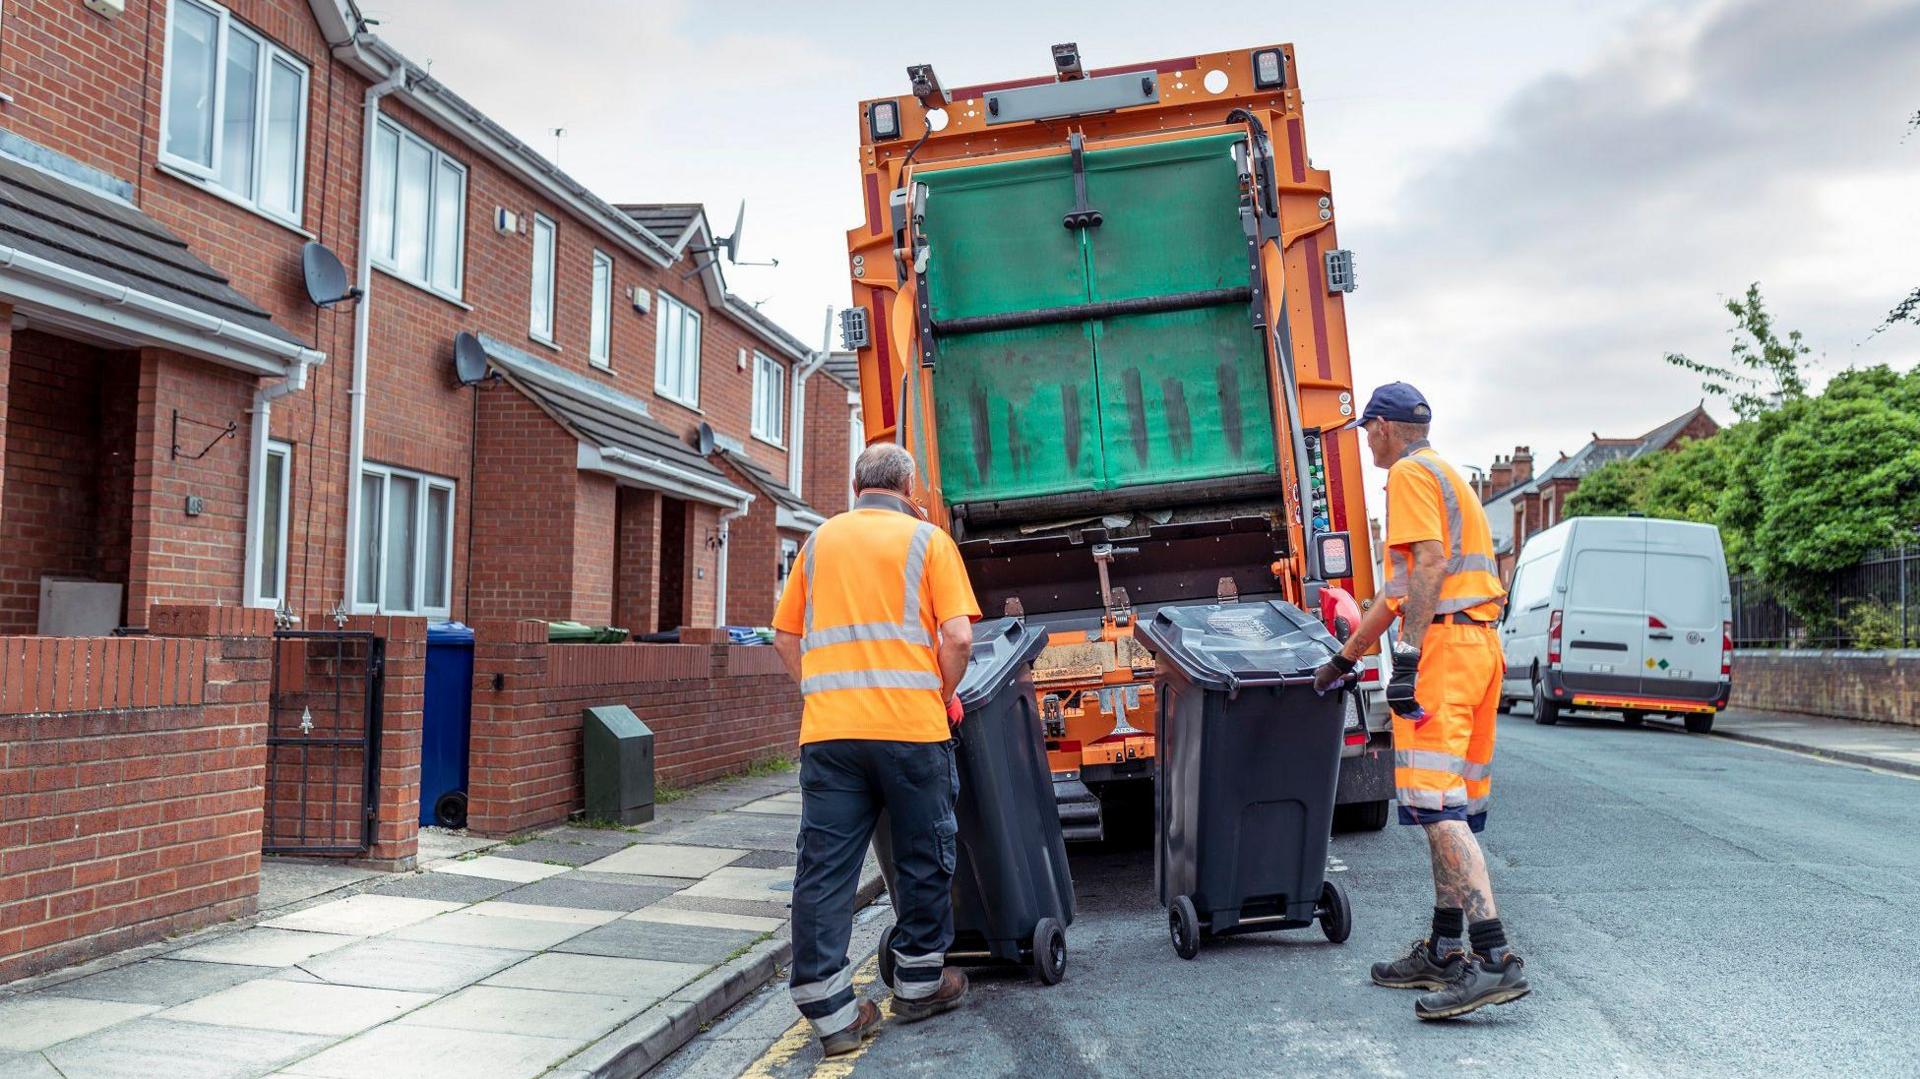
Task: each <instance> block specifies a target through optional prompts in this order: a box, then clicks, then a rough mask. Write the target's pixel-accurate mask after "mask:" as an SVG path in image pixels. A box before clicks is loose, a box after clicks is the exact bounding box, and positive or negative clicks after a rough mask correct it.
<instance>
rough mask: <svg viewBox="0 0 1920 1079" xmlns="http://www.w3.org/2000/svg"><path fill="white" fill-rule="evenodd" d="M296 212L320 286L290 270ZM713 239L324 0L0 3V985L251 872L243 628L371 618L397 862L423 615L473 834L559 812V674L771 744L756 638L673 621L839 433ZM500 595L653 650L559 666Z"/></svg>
mask: <svg viewBox="0 0 1920 1079" xmlns="http://www.w3.org/2000/svg"><path fill="white" fill-rule="evenodd" d="M309 245H318V246H319V247H322V248H324V249H325V252H328V253H330V254H331V256H332V257H333V258H334V259H337V263H338V266H339V267H340V268H342V269H343V270H344V275H343V276H344V280H343V281H342V282H341V284H342V285H343V286H348V287H351V289H352V290H353V291H352V292H351V294H347V295H341V294H340V293H341V292H345V291H346V289H345V288H342V289H340V290H338V291H336V292H335V293H334V294H332V295H322V296H317V297H316V296H313V295H310V290H309V284H308V281H309V275H308V274H307V273H306V272H304V270H303V259H309V258H312V257H314V256H313V254H312V253H311V252H310V250H309ZM716 248H717V245H716V244H715V243H714V239H713V236H712V234H711V230H710V228H709V227H708V226H707V223H706V218H705V214H704V213H703V212H701V211H700V209H699V207H697V206H675V207H670V206H654V205H628V206H616V205H614V204H613V203H611V202H609V201H607V200H605V199H603V198H602V197H600V196H599V195H597V194H595V193H594V192H591V191H589V190H587V189H586V188H585V187H584V186H582V185H581V184H580V183H578V182H577V181H575V180H573V179H572V178H570V177H569V176H567V175H566V174H565V173H563V172H561V171H560V170H559V169H558V168H557V167H555V166H554V165H553V164H552V163H551V162H549V161H547V160H546V159H545V158H543V157H541V156H540V155H539V154H538V153H536V152H535V151H533V150H532V149H531V148H529V147H528V146H527V145H526V144H525V143H524V142H522V141H521V140H519V139H518V138H516V137H515V136H513V135H512V134H510V133H509V132H507V131H505V130H504V129H502V128H501V127H500V126H499V125H498V124H496V123H494V122H493V121H492V120H490V119H488V118H487V117H486V116H485V115H483V114H481V113H480V112H479V111H478V110H476V109H474V108H473V107H472V106H471V105H470V104H468V103H467V102H466V101H465V100H463V99H462V98H461V97H459V96H458V95H457V94H456V93H454V92H453V91H452V90H451V89H449V88H447V87H445V86H443V85H441V84H440V83H439V82H438V81H436V80H435V79H433V78H432V77H431V76H430V75H429V74H428V73H427V72H425V71H424V70H423V69H421V68H419V67H417V66H415V65H413V64H411V63H409V62H408V61H407V60H406V59H405V58H404V57H402V56H400V55H399V54H398V53H396V52H395V51H394V50H393V49H392V48H390V47H389V46H387V45H386V44H385V43H384V42H382V41H381V40H380V39H379V38H378V37H376V36H374V35H372V34H371V33H370V32H369V31H368V28H367V26H366V25H365V23H364V22H363V20H362V19H361V18H360V15H359V13H358V11H357V10H355V8H354V5H353V4H352V3H351V2H350V0H150V2H147V3H138V4H129V5H127V6H126V8H125V10H124V11H122V12H120V13H118V14H113V15H104V14H99V13H96V12H94V11H93V10H91V9H89V8H88V7H86V6H84V5H82V4H79V3H38V4H7V5H5V7H4V10H0V981H3V980H5V979H6V978H8V977H10V976H12V974H14V973H18V972H25V971H27V970H30V969H43V968H44V967H46V966H47V965H49V964H50V963H53V962H57V961H60V960H64V959H70V958H74V957H77V956H80V955H84V954H89V953H92V952H97V951H99V950H101V949H103V948H106V947H111V946H114V945H116V944H123V943H126V942H128V941H131V940H137V939H147V938H151V937H152V936H155V935H157V934H159V933H164V932H171V931H177V930H179V929H181V928H183V927H186V926H190V925H192V924H199V923H203V922H205V921H207V920H211V919H214V918H218V917H224V916H227V915H230V914H232V913H234V912H235V911H236V910H239V909H242V908H245V907H247V906H248V905H250V904H251V902H252V895H253V887H254V880H255V878H254V873H255V872H256V871H257V866H258V863H259V858H260V852H261V846H262V828H263V824H262V819H263V814H264V815H265V817H266V818H267V823H266V825H265V828H266V830H267V832H268V834H269V842H270V837H271V833H272V830H273V823H272V815H273V812H274V810H275V802H274V798H273V795H272V793H271V790H268V792H267V793H266V794H265V795H264V799H265V801H264V808H263V794H262V788H263V785H264V786H266V787H268V788H270V787H271V786H272V783H273V778H272V776H273V768H274V765H273V757H272V755H271V753H270V752H269V749H268V745H267V743H268V737H267V736H268V735H269V734H270V733H272V732H273V731H275V730H277V729H278V728H277V727H276V726H275V724H276V723H277V720H276V718H275V716H276V714H277V713H276V709H277V708H279V706H280V703H279V702H280V700H281V698H282V696H283V695H285V694H287V693H289V692H290V690H289V689H288V684H289V682H290V681H298V680H299V678H306V677H312V676H313V673H314V670H316V669H317V668H314V667H313V664H312V663H311V658H312V657H311V653H307V652H301V651H300V648H299V647H295V645H297V644H298V642H297V641H293V640H292V639H291V638H286V637H284V636H283V638H282V639H280V640H272V639H271V638H272V636H273V634H274V628H275V624H276V620H277V621H278V623H279V624H280V626H281V627H282V628H283V630H284V629H286V627H290V626H291V627H297V628H296V629H295V630H293V631H291V632H308V633H316V632H325V631H336V630H337V631H339V632H341V633H355V632H358V633H361V634H363V635H364V636H365V637H366V638H367V639H369V640H371V639H374V638H378V639H379V640H380V641H381V642H382V643H383V644H384V648H385V668H384V670H385V681H384V683H382V684H383V685H384V690H382V692H383V693H384V697H383V698H382V699H383V700H384V711H385V719H384V727H383V728H382V730H381V734H380V739H379V742H378V745H377V746H371V747H370V748H369V749H368V751H367V752H368V754H369V756H372V757H375V758H376V759H377V767H373V766H371V765H370V766H369V773H370V775H372V776H373V777H374V780H373V781H372V782H370V791H371V792H372V793H371V794H370V798H371V803H370V806H369V812H368V818H367V838H366V840H365V842H364V843H363V844H361V847H362V849H363V852H364V855H365V857H367V858H369V859H371V860H373V861H376V862H380V863H383V864H389V865H404V864H407V863H408V862H409V861H410V859H411V857H412V854H413V843H414V839H413V837H414V829H415V827H416V825H415V818H416V817H417V815H418V808H417V799H418V785H419V744H420V722H421V715H422V707H423V706H422V686H421V682H422V679H421V672H422V666H421V664H422V662H423V656H424V654H425V645H424V640H425V637H424V626H425V624H426V620H428V619H443V618H444V619H460V620H464V621H467V622H469V623H472V624H474V625H475V626H476V628H477V630H478V632H479V643H478V645H477V646H476V648H477V656H478V658H477V659H476V679H475V695H474V705H473V708H474V734H473V769H474V773H475V778H474V784H473V785H474V791H473V796H474V799H475V808H474V815H475V817H474V819H475V820H476V822H482V821H484V822H490V823H488V824H486V826H487V827H491V828H494V829H495V830H511V829H513V828H519V827H527V826H531V825H533V824H537V823H542V822H545V821H549V820H553V819H557V818H558V817H563V816H564V815H565V814H566V812H567V811H568V809H569V808H570V807H572V806H577V804H578V795H579V792H578V785H577V784H578V781H577V772H578V768H577V751H578V748H577V743H578V709H577V707H576V705H577V703H578V702H579V701H580V700H583V699H594V698H595V697H598V698H599V699H603V700H604V699H620V700H626V701H631V702H633V703H634V705H635V708H636V711H644V708H643V702H644V701H646V700H651V699H654V696H650V695H656V696H658V698H659V699H661V700H673V699H675V698H674V697H673V695H672V694H665V693H660V694H656V692H655V691H656V690H658V689H659V688H660V686H661V685H678V686H682V687H683V688H684V687H685V686H692V685H698V686H700V687H703V688H702V689H700V690H699V691H698V692H701V693H711V694H713V695H716V696H737V697H739V698H740V699H742V700H749V701H752V702H754V703H753V705H752V707H751V708H750V710H749V711H750V712H751V714H746V713H743V714H741V715H739V716H737V717H734V718H731V719H728V720H726V722H728V723H732V724H735V727H733V728H729V730H730V732H731V733H729V734H728V735H727V736H726V737H725V738H724V739H721V738H703V737H695V736H693V735H692V734H690V733H686V732H688V731H689V729H690V728H691V727H693V726H694V725H697V724H698V723H699V722H701V717H700V716H699V714H698V713H694V714H691V715H689V710H688V709H686V708H685V707H684V706H673V707H663V708H662V709H661V710H659V711H657V712H653V713H647V714H646V718H648V721H649V722H652V723H655V726H656V732H657V734H658V735H659V737H660V738H661V739H662V743H661V745H662V749H661V751H660V753H661V755H660V759H661V761H662V768H663V769H665V770H668V771H669V772H671V773H672V774H674V775H675V776H676V778H679V779H683V780H691V779H697V778H701V777H703V776H705V775H709V774H713V773H714V772H715V771H717V770H724V769H726V768H728V767H734V766H737V765H739V764H743V763H746V762H747V761H748V760H751V759H753V757H754V756H756V755H764V754H765V753H766V752H768V751H770V750H771V749H777V748H780V747H783V746H787V745H790V744H791V741H792V731H793V727H794V725H796V724H797V705H796V702H795V701H794V700H793V699H792V694H791V691H790V688H789V687H787V686H786V684H785V682H784V680H783V679H781V678H779V677H778V675H777V668H776V667H774V666H770V665H769V664H768V662H767V660H766V658H765V657H761V656H744V657H736V656H733V655H731V651H732V650H729V649H727V648H725V647H724V646H722V645H717V644H709V643H707V642H710V641H712V640H713V635H712V633H711V632H710V631H709V632H708V633H706V634H702V633H700V632H698V628H699V627H711V626H714V625H716V624H721V623H729V622H730V623H740V622H747V623H758V622H764V621H765V620H766V618H767V617H768V616H769V615H770V613H771V607H772V598H773V596H774V595H775V589H776V588H777V587H778V583H779V581H780V580H781V578H782V577H783V575H784V567H785V560H786V559H787V558H788V557H790V556H789V555H788V553H787V552H788V551H789V550H790V549H793V548H796V547H797V544H798V542H799V540H800V539H802V538H804V536H805V534H806V533H807V532H808V531H809V530H811V528H812V527H814V526H815V525H817V524H818V523H819V521H820V520H821V517H820V514H819V513H816V512H815V511H814V510H813V508H812V507H810V506H809V505H808V503H807V501H806V500H805V499H804V497H803V495H802V493H801V492H802V490H803V489H807V488H811V489H815V490H819V491H820V492H821V493H822V494H823V495H824V496H826V497H827V499H828V500H829V501H828V502H827V505H828V506H834V505H837V504H838V503H835V502H833V501H831V500H832V499H834V498H841V499H843V498H844V491H841V490H838V488H844V487H845V482H844V479H843V480H841V481H840V482H839V483H838V484H835V483H833V482H832V481H831V480H829V479H828V478H826V476H824V475H823V476H822V477H820V478H818V479H816V477H815V476H813V475H812V473H811V470H810V469H807V468H803V467H802V466H801V464H800V462H801V461H803V460H808V459H811V457H812V456H813V453H812V452H811V451H804V450H802V449H801V444H802V442H803V441H804V440H805V439H807V437H808V435H809V434H811V428H810V426H809V422H808V421H809V419H810V417H813V416H815V415H816V414H821V415H826V416H828V417H829V418H830V419H831V421H832V422H830V423H828V427H829V428H830V429H829V430H827V431H826V432H825V433H824V434H822V435H820V436H819V438H818V441H817V442H816V444H815V448H816V449H819V450H822V451H823V452H829V453H831V454H833V455H834V459H835V460H844V459H846V455H847V453H848V451H847V449H846V442H845V440H846V438H847V437H848V435H849V431H848V428H847V425H846V423H845V417H846V412H845V411H844V410H845V409H847V408H849V407H851V402H850V401H848V399H847V398H846V397H845V396H844V394H843V390H844V386H842V385H840V384H838V383H835V382H834V381H833V376H832V375H826V376H822V377H820V378H818V379H815V375H816V374H817V373H818V372H819V370H820V369H821V366H822V364H823V363H825V361H826V359H827V357H826V355H825V353H824V352H821V351H816V350H814V349H812V348H810V347H809V346H807V345H806V344H804V343H803V342H801V341H800V340H799V339H797V338H795V337H794V336H793V335H791V334H789V333H787V332H786V331H784V330H783V329H781V328H780V327H779V326H777V325H775V324H774V323H772V322H771V321H770V320H768V319H767V318H766V317H764V316H762V315H761V314H760V313H759V312H758V311H757V310H756V309H755V308H753V306H752V305H750V304H747V303H745V302H743V301H741V300H740V299H738V298H737V297H735V296H733V295H732V294H730V293H729V292H728V291H727V288H726V283H725V280H724V277H723V265H722V259H721V257H720V254H719V252H718V251H717V249H716ZM322 261H325V259H324V257H323V258H322ZM322 276H324V275H322ZM456 340H459V341H461V342H463V343H464V345H465V347H466V348H467V353H466V356H467V358H468V359H469V360H475V359H477V360H478V361H479V365H480V367H479V370H477V371H476V370H471V369H470V370H469V371H468V372H467V373H468V374H469V375H477V376H479V377H473V378H469V379H467V380H463V379H462V378H460V377H458V376H457V375H456V368H455V363H454V360H455V354H456ZM809 382H814V383H815V384H816V385H817V386H819V387H820V388H821V389H820V390H819V391H818V392H815V393H813V394H811V395H809V394H808V393H807V389H808V384H809ZM836 398H837V399H838V400H839V401H840V402H842V403H840V404H838V406H837V407H838V409H839V410H840V411H838V412H837V414H836V409H835V408H834V407H830V406H833V405H834V403H835V400H836ZM823 402H824V403H823ZM823 409H824V411H822V410H823ZM703 427H704V429H705V433H704V434H703V433H702V430H701V429H702V428H703ZM815 484H818V485H820V486H818V487H815V486H814V485H815ZM829 488H832V489H831V490H830V489H829ZM827 512H831V509H828V510H827ZM522 619H541V620H554V619H576V620H580V621H585V622H589V623H596V624H604V623H613V624H617V625H622V626H625V627H627V628H629V629H631V630H632V631H633V632H635V633H636V634H649V633H653V632H655V631H658V630H671V629H675V628H678V627H689V629H688V630H687V632H686V633H684V634H683V635H682V639H683V640H684V641H689V642H693V643H690V644H682V645H679V646H674V647H678V648H680V649H682V651H678V652H673V653H672V654H671V657H670V658H669V659H662V658H661V656H662V655H664V653H657V652H649V651H647V649H648V648H650V647H666V646H640V645H632V646H621V648H619V649H613V650H608V651H605V652H601V653H596V654H595V658H594V659H593V660H592V662H587V661H584V660H580V659H578V658H577V657H573V656H572V654H571V653H566V652H565V650H564V648H563V647H562V646H553V647H552V648H551V649H549V648H548V646H547V645H546V644H545V643H544V631H543V630H542V629H540V628H538V627H534V628H529V627H528V625H527V624H525V623H522V622H519V621H516V620H522ZM127 632H131V633H133V634H135V635H133V636H117V635H115V634H116V633H127ZM302 647H304V646H302ZM569 647H576V648H582V647H588V646H569ZM708 648H711V649H712V653H711V655H709V652H708V651H707V649H708ZM688 649H691V650H688ZM766 651H768V652H770V651H771V650H766ZM550 653H551V654H550ZM369 654H371V653H369ZM303 655H304V656H306V658H307V660H308V663H307V669H306V670H305V672H304V673H300V672H299V671H297V670H296V668H298V667H299V666H300V663H299V658H300V657H301V656H303ZM289 656H292V657H294V659H293V661H292V662H291V664H290V663H289V659H288V657H289ZM369 669H372V668H369ZM296 674H297V675H298V676H299V677H298V678H297V677H295V676H296ZM673 679H684V680H685V681H684V682H676V681H672V680H673ZM663 680H664V681H663ZM563 690H564V692H563ZM553 702H564V703H553ZM675 739H680V740H679V741H675ZM569 740H571V741H569ZM203 743H204V744H203ZM182 746H186V747H191V749H190V751H183V750H182V749H181V748H180V747H182ZM569 746H571V749H569V748H568V747H569ZM676 747H678V748H676ZM568 752H572V753H574V754H576V756H575V757H572V758H569V757H568V756H567V753H568ZM136 758H137V759H138V760H140V761H141V762H142V763H141V764H140V774H141V775H142V777H143V780H145V782H143V783H142V784H139V785H129V784H125V783H121V782H119V781H118V779H119V777H120V776H121V775H122V774H123V772H122V771H121V769H120V764H119V762H122V761H125V760H133V759H136ZM66 760H81V761H91V762H94V765H95V767H93V768H92V769H91V770H90V771H89V770H87V769H79V770H74V769H67V770H59V769H53V768H50V767H49V765H50V764H52V763H55V762H59V761H66ZM569 761H573V762H575V763H573V764H570V763H569ZM536 766H537V767H541V768H547V769H550V770H552V771H553V774H552V775H547V774H546V773H542V776H543V778H542V779H541V781H540V782H539V783H538V784H534V783H529V782H528V781H527V780H526V777H527V774H528V773H526V772H524V771H521V770H520V769H524V768H531V767H536ZM570 784H571V785H570ZM153 791H161V792H169V793H162V794H161V795H157V796H154V797H149V794H151V792H153ZM183 835H185V836H189V837H191V838H190V839H182V838H181V837H182V836H183Z"/></svg>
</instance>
